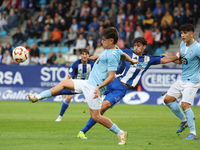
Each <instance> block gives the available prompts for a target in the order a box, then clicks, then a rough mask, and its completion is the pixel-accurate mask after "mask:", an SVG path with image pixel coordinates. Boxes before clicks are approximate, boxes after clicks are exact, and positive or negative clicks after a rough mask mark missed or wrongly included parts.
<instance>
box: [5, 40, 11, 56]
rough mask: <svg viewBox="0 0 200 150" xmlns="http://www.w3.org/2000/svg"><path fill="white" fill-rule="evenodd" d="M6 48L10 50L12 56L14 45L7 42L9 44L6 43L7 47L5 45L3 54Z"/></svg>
mask: <svg viewBox="0 0 200 150" xmlns="http://www.w3.org/2000/svg"><path fill="white" fill-rule="evenodd" d="M6 50H7V51H9V54H10V56H12V46H11V44H10V43H7V44H6V47H5V49H4V51H3V54H4V52H5V51H6Z"/></svg>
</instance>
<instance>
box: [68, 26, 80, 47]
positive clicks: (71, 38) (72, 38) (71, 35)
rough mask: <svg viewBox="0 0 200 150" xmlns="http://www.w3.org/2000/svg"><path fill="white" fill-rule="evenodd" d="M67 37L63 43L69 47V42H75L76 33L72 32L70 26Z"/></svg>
mask: <svg viewBox="0 0 200 150" xmlns="http://www.w3.org/2000/svg"><path fill="white" fill-rule="evenodd" d="M67 36H68V38H67V39H66V40H65V44H66V45H67V46H68V47H70V45H71V44H73V45H74V44H75V40H76V38H77V33H76V32H74V30H73V29H72V27H70V28H69V33H68V35H67Z"/></svg>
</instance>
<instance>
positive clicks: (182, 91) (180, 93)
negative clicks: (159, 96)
mask: <svg viewBox="0 0 200 150" xmlns="http://www.w3.org/2000/svg"><path fill="white" fill-rule="evenodd" d="M199 86H200V82H198V83H192V82H183V81H181V80H180V79H179V80H177V81H176V82H175V83H174V84H173V85H172V86H171V87H170V89H169V90H168V92H167V95H169V96H173V97H175V98H176V100H177V101H178V102H180V101H181V102H186V103H189V104H191V105H192V104H193V102H194V97H195V95H196V92H197V90H198V88H199Z"/></svg>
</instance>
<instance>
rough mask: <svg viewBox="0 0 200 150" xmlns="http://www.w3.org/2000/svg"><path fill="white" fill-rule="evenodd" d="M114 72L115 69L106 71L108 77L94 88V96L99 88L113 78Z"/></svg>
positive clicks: (96, 95) (97, 93)
mask: <svg viewBox="0 0 200 150" xmlns="http://www.w3.org/2000/svg"><path fill="white" fill-rule="evenodd" d="M115 73H116V71H108V77H107V78H106V79H105V80H104V81H103V82H102V83H101V84H100V85H99V86H97V87H96V88H95V92H94V94H95V96H94V98H97V97H98V95H99V89H100V88H102V87H104V86H106V85H108V84H109V83H110V82H112V81H113V80H114V78H115Z"/></svg>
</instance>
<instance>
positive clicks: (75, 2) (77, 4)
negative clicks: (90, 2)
mask: <svg viewBox="0 0 200 150" xmlns="http://www.w3.org/2000/svg"><path fill="white" fill-rule="evenodd" d="M71 5H72V6H73V7H74V8H75V9H77V10H80V9H81V0H72V1H71Z"/></svg>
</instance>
